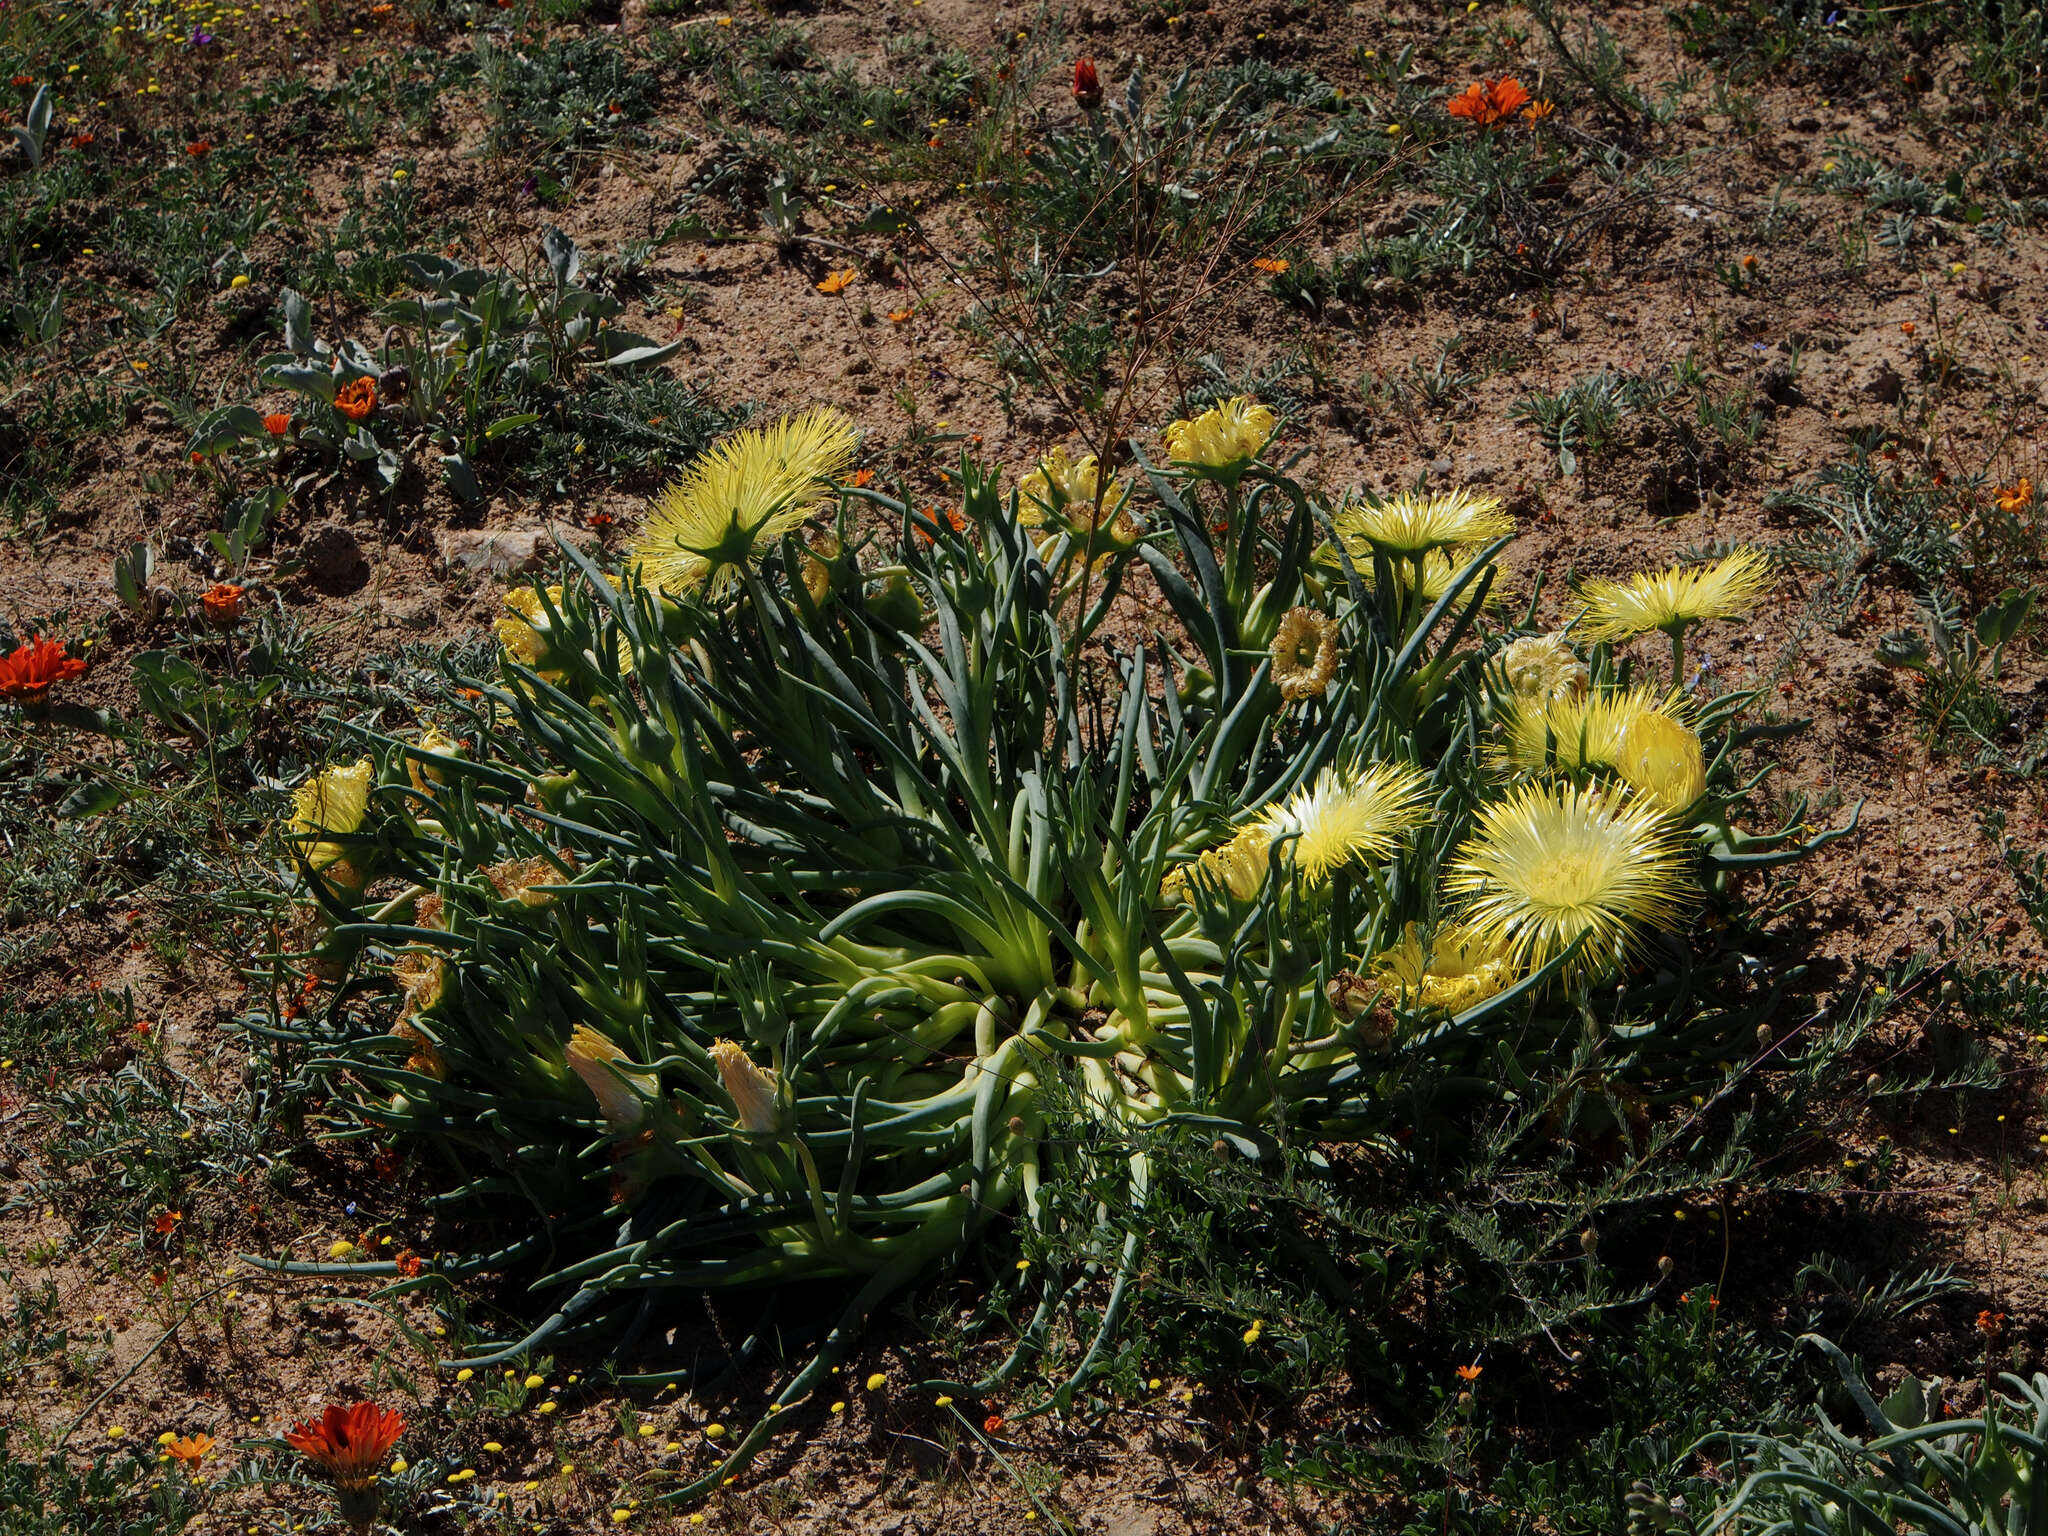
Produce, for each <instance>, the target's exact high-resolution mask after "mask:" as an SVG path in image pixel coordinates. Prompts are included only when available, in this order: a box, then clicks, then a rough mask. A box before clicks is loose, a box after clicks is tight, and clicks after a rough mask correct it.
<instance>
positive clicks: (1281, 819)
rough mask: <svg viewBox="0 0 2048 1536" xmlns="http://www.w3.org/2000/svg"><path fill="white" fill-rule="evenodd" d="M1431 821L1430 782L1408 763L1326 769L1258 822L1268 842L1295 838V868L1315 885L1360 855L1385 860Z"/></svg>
mask: <svg viewBox="0 0 2048 1536" xmlns="http://www.w3.org/2000/svg"><path fill="white" fill-rule="evenodd" d="M1428 819H1429V780H1428V778H1427V776H1426V775H1424V774H1423V772H1422V771H1421V770H1420V769H1418V768H1412V767H1410V766H1409V765H1407V764H1406V763H1374V764H1373V765H1372V766H1371V767H1370V768H1366V769H1362V770H1361V769H1357V768H1339V767H1330V768H1325V769H1324V770H1323V771H1322V772H1321V773H1319V774H1317V775H1316V778H1315V782H1314V783H1313V784H1309V785H1307V786H1305V787H1303V788H1301V789H1298V790H1296V791H1295V792H1294V793H1293V794H1292V795H1290V796H1289V797H1288V798H1287V801H1286V803H1285V804H1283V805H1279V806H1276V807H1275V808H1273V809H1272V810H1269V811H1267V812H1266V813H1265V815H1264V816H1262V817H1261V818H1260V819H1259V821H1258V822H1257V823H1256V824H1255V825H1257V826H1258V827H1260V828H1261V829H1262V830H1263V831H1264V832H1265V834H1266V840H1267V842H1268V843H1280V842H1283V841H1285V840H1289V839H1291V840H1292V841H1291V843H1290V844H1289V851H1290V855H1291V857H1292V858H1293V860H1294V866H1295V868H1297V869H1298V870H1300V871H1301V874H1302V877H1303V878H1304V879H1305V880H1307V881H1308V882H1309V883H1310V884H1311V885H1319V884H1321V883H1322V882H1324V881H1326V880H1328V879H1329V878H1330V876H1331V875H1333V874H1334V873H1336V871H1337V870H1339V869H1341V868H1342V867H1343V866H1344V865H1346V864H1349V863H1352V862H1354V861H1355V860H1358V859H1374V860H1377V859H1385V858H1388V857H1391V856H1392V854H1393V853H1394V852H1395V850H1396V849H1398V848H1399V847H1400V845H1401V840H1402V838H1404V837H1405V836H1406V835H1407V834H1408V833H1410V832H1412V831H1414V830H1415V829H1416V828H1417V827H1419V826H1421V825H1423V823H1424V822H1426V821H1427V820H1428Z"/></svg>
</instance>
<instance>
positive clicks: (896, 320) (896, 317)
mask: <svg viewBox="0 0 2048 1536" xmlns="http://www.w3.org/2000/svg"><path fill="white" fill-rule="evenodd" d="M916 313H917V311H916V310H914V309H892V310H890V311H889V323H890V324H891V325H902V324H903V323H904V322H905V321H907V320H909V319H910V317H911V316H912V315H914V314H916Z"/></svg>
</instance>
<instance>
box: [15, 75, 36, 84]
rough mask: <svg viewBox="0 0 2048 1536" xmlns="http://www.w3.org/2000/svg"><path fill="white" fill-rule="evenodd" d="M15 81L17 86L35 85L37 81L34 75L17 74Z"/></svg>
mask: <svg viewBox="0 0 2048 1536" xmlns="http://www.w3.org/2000/svg"><path fill="white" fill-rule="evenodd" d="M14 83H15V85H16V86H24V85H34V84H35V83H36V77H35V76H34V75H16V76H15V77H14Z"/></svg>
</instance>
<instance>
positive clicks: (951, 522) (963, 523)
mask: <svg viewBox="0 0 2048 1536" xmlns="http://www.w3.org/2000/svg"><path fill="white" fill-rule="evenodd" d="M924 516H925V518H926V520H927V521H929V522H930V523H932V524H933V525H934V526H944V527H947V528H950V529H952V530H953V531H954V532H955V533H965V532H966V531H967V519H966V518H965V517H963V516H961V514H960V513H958V512H956V511H955V510H954V509H953V508H951V507H948V508H946V509H945V511H943V512H941V511H940V510H939V509H938V508H937V507H926V508H925V509H924ZM916 532H917V536H918V537H919V538H920V539H923V540H924V541H925V543H927V544H935V543H937V542H938V535H937V534H934V533H932V532H930V531H929V530H927V529H924V528H918V529H917V530H916Z"/></svg>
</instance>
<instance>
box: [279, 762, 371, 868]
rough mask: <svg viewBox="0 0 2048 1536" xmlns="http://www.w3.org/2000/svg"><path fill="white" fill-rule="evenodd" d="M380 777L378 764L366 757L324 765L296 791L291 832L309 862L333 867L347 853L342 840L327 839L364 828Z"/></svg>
mask: <svg viewBox="0 0 2048 1536" xmlns="http://www.w3.org/2000/svg"><path fill="white" fill-rule="evenodd" d="M376 780H377V769H376V766H375V765H374V764H373V763H371V761H370V760H369V759H368V758H367V757H366V758H363V759H361V760H360V761H358V762H356V763H354V764H352V765H350V766H349V767H346V768H323V769H322V770H321V771H320V772H318V773H316V774H314V775H313V777H312V778H310V779H308V780H306V782H305V783H303V784H301V785H300V786H299V787H298V788H297V789H296V790H294V791H293V792H292V826H291V832H292V836H293V838H294V839H296V840H297V841H298V842H299V844H300V846H301V847H302V848H304V849H305V853H306V862H307V864H309V865H310V866H312V867H313V868H314V869H316V870H324V869H329V868H331V867H332V866H333V865H335V864H336V863H338V862H340V861H341V860H342V859H343V858H344V857H345V856H346V855H347V853H348V850H347V849H346V848H345V847H343V846H342V845H341V844H340V843H335V842H329V841H326V840H325V838H327V837H347V836H348V835H349V834H350V833H353V832H355V831H357V830H359V829H360V828H361V827H362V824H363V818H364V817H365V816H367V815H368V814H369V811H370V788H371V786H372V785H373V784H375V783H376ZM323 835H324V836H323Z"/></svg>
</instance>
